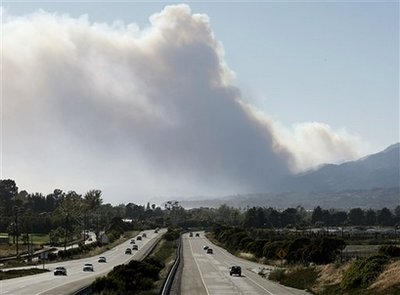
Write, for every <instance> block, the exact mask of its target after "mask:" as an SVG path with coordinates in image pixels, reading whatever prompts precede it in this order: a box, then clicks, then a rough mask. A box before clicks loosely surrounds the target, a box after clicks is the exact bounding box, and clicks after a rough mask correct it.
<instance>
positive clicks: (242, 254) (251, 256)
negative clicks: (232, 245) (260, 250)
mask: <svg viewBox="0 0 400 295" xmlns="http://www.w3.org/2000/svg"><path fill="white" fill-rule="evenodd" d="M237 256H238V257H240V258H243V259H247V260H251V261H254V260H255V257H254V254H251V253H246V252H239V253H238V255H237Z"/></svg>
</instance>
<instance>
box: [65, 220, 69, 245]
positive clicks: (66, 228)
mask: <svg viewBox="0 0 400 295" xmlns="http://www.w3.org/2000/svg"><path fill="white" fill-rule="evenodd" d="M68 215H69V213H67V215H66V216H65V236H64V251H66V250H67V240H68Z"/></svg>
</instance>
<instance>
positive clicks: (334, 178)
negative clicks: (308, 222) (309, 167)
mask: <svg viewBox="0 0 400 295" xmlns="http://www.w3.org/2000/svg"><path fill="white" fill-rule="evenodd" d="M180 204H181V205H182V206H183V207H186V208H194V207H219V206H220V205H222V204H227V205H228V206H233V207H237V208H239V207H241V208H246V207H248V206H250V207H252V206H267V207H269V206H271V207H275V208H287V207H296V206H298V205H301V206H303V207H304V208H307V209H312V208H314V207H316V206H318V205H319V206H322V207H324V208H341V209H346V208H354V207H360V208H375V209H379V208H382V207H388V208H395V207H396V206H398V205H400V143H396V144H394V145H391V146H389V147H388V148H387V149H385V150H383V151H382V152H379V153H376V154H373V155H369V156H366V157H364V158H361V159H359V160H357V161H351V162H346V163H343V164H340V165H334V164H327V165H323V166H321V167H320V168H318V169H316V170H313V171H308V172H304V173H301V174H296V175H292V176H288V177H286V178H284V179H282V180H281V181H280V182H278V183H276V184H275V185H274V186H273V187H272V189H271V190H270V191H269V192H265V193H260V194H242V195H235V196H227V197H224V198H215V199H208V200H198V201H195V200H191V201H189V200H182V201H180Z"/></svg>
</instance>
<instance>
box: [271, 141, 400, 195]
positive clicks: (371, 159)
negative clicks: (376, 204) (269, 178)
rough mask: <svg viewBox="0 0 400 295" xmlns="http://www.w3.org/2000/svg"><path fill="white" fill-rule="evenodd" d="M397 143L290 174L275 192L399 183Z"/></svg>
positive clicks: (393, 184)
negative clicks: (366, 153)
mask: <svg viewBox="0 0 400 295" xmlns="http://www.w3.org/2000/svg"><path fill="white" fill-rule="evenodd" d="M399 171H400V144H399V143H396V144H394V145H391V146H389V147H388V148H387V149H385V150H384V151H382V152H379V153H376V154H373V155H369V156H367V157H364V158H362V159H359V160H357V161H351V162H346V163H343V164H340V165H335V164H327V165H324V166H322V167H321V168H319V169H317V170H313V171H309V172H305V173H302V174H297V175H294V176H289V177H286V178H284V179H283V180H281V181H280V182H278V183H276V184H275V185H274V186H273V189H272V190H273V191H275V192H339V191H344V190H368V189H373V188H389V187H397V186H399V181H400V172H399Z"/></svg>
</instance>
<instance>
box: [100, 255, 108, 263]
mask: <svg viewBox="0 0 400 295" xmlns="http://www.w3.org/2000/svg"><path fill="white" fill-rule="evenodd" d="M98 261H99V262H100V263H106V262H107V259H106V258H105V257H104V256H100V257H99V260H98Z"/></svg>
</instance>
